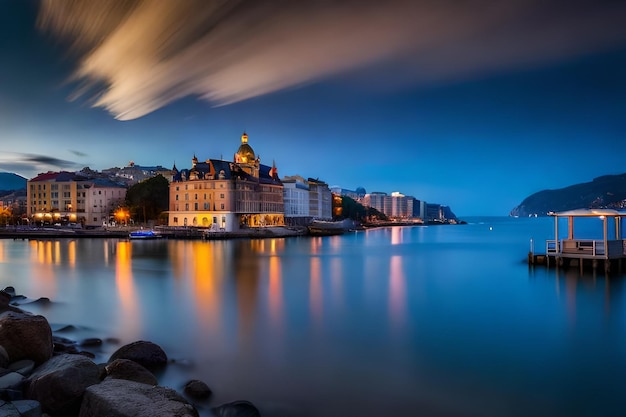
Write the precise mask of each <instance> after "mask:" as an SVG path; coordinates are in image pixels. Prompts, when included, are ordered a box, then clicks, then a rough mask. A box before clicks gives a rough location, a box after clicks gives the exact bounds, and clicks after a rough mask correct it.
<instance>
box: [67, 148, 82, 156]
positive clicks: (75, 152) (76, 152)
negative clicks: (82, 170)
mask: <svg viewBox="0 0 626 417" xmlns="http://www.w3.org/2000/svg"><path fill="white" fill-rule="evenodd" d="M68 151H69V152H71V153H73V154H74V155H76V156H87V154H86V153H84V152H81V151H77V150H73V149H68Z"/></svg>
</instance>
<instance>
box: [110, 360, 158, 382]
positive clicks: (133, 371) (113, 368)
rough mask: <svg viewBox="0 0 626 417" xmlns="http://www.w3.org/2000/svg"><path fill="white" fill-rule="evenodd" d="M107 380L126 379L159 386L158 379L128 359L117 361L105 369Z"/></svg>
mask: <svg viewBox="0 0 626 417" xmlns="http://www.w3.org/2000/svg"><path fill="white" fill-rule="evenodd" d="M104 369H105V371H106V374H107V376H106V378H107V379H126V380H128V381H135V382H141V383H142V384H146V385H158V384H159V383H158V382H157V379H156V377H155V376H154V375H153V374H152V372H150V371H148V370H147V369H146V368H144V367H143V366H141V365H139V364H138V363H137V362H133V361H131V360H128V359H116V360H114V361H113V362H111V363H110V364H108V365H107V366H105V367H104Z"/></svg>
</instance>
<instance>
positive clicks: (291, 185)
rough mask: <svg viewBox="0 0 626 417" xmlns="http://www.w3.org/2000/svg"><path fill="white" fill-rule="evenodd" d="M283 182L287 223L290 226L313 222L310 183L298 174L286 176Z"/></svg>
mask: <svg viewBox="0 0 626 417" xmlns="http://www.w3.org/2000/svg"><path fill="white" fill-rule="evenodd" d="M282 182H283V187H284V188H283V200H284V202H285V224H287V225H289V226H306V225H308V224H309V223H310V222H311V214H310V210H309V208H310V207H309V206H310V203H309V183H308V182H307V181H306V180H305V179H304V178H302V177H300V176H298V175H294V176H290V177H284V178H283V179H282Z"/></svg>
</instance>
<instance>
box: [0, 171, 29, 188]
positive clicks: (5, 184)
mask: <svg viewBox="0 0 626 417" xmlns="http://www.w3.org/2000/svg"><path fill="white" fill-rule="evenodd" d="M21 189H26V178H24V177H20V176H19V175H17V174H12V173H9V172H0V191H17V190H21Z"/></svg>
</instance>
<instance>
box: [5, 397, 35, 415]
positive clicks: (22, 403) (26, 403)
mask: <svg viewBox="0 0 626 417" xmlns="http://www.w3.org/2000/svg"><path fill="white" fill-rule="evenodd" d="M12 404H13V407H15V409H16V410H17V411H18V413H19V414H18V415H19V416H20V417H41V404H39V401H34V400H19V401H13V402H12Z"/></svg>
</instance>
